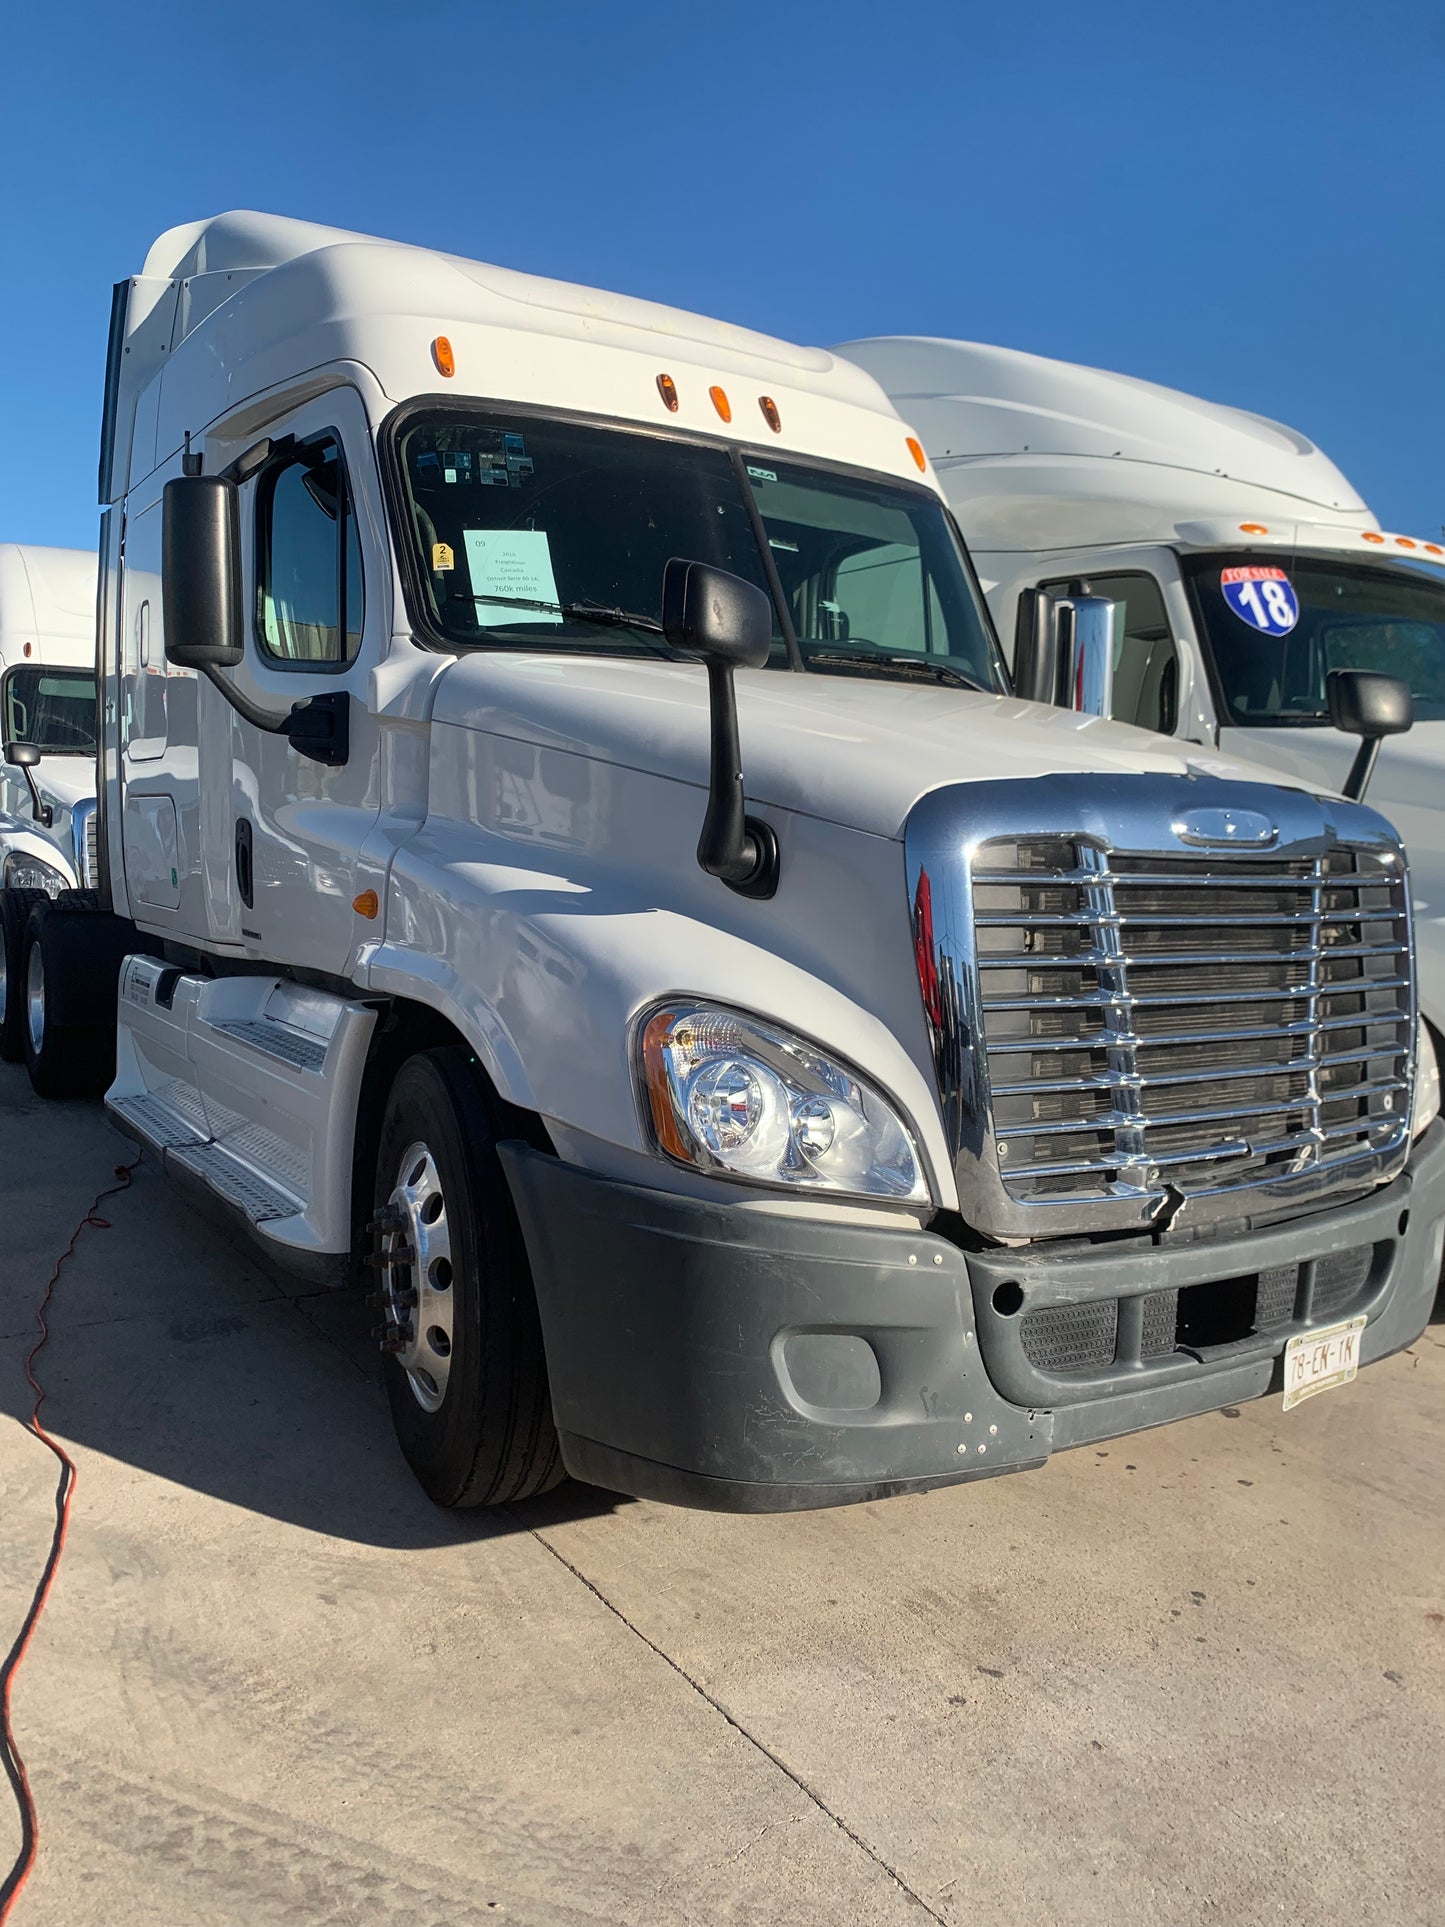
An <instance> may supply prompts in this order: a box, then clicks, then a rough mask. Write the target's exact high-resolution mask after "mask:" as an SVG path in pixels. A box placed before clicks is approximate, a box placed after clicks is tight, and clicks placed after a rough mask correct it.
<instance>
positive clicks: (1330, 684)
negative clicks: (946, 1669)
mask: <svg viewBox="0 0 1445 1927" xmlns="http://www.w3.org/2000/svg"><path fill="white" fill-rule="evenodd" d="M1325 695H1326V697H1327V699H1328V701H1329V705H1330V721H1331V722H1332V723H1333V724H1334V726H1335V728H1336V729H1342V730H1343V731H1344V732H1345V734H1346V735H1347V736H1363V737H1364V738H1365V740H1366V741H1367V742H1369V741H1370V740H1371V739H1372V738H1377V737H1380V736H1398V735H1400V734H1401V733H1402V732H1403V731H1405V730H1407V729H1408V728H1409V727H1410V725H1411V724H1412V723H1413V722H1414V720H1415V704H1414V700H1413V698H1412V697H1411V695H1410V685H1409V683H1407V682H1402V681H1401V679H1400V678H1399V677H1398V676H1382V675H1380V674H1378V673H1377V672H1376V671H1375V670H1373V669H1332V670H1331V671H1330V673H1329V676H1328V677H1327V678H1326V681H1325Z"/></svg>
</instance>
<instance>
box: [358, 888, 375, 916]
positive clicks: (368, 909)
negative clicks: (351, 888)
mask: <svg viewBox="0 0 1445 1927" xmlns="http://www.w3.org/2000/svg"><path fill="white" fill-rule="evenodd" d="M351 907H352V909H353V910H354V911H355V912H356V914H357V916H359V917H374V916H375V915H376V913H377V911H378V910H379V909H380V908H381V905H380V903H379V902H378V901H377V895H376V892H375V890H363V891H362V892H361V894H360V896H356V897H353V898H352V899H351Z"/></svg>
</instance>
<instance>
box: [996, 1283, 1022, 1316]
mask: <svg viewBox="0 0 1445 1927" xmlns="http://www.w3.org/2000/svg"><path fill="white" fill-rule="evenodd" d="M1023 1302H1024V1295H1023V1291H1022V1290H1021V1288H1020V1287H1019V1286H1018V1285H1016V1284H1015V1283H1014V1281H1013V1279H1012V1278H1010V1279H1009V1280H1008V1282H1007V1283H1006V1284H1002V1285H995V1286H994V1288H993V1308H994V1310H995V1311H996V1312H997V1313H998V1315H999V1317H1000V1318H1012V1317H1014V1316H1015V1315H1016V1314H1017V1313H1018V1312H1019V1311H1021V1310H1022V1309H1023Z"/></svg>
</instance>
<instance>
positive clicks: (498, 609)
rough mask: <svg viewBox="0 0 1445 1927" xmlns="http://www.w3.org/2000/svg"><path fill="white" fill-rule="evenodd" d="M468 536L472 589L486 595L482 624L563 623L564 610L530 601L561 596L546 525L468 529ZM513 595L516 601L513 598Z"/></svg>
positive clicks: (490, 626)
mask: <svg viewBox="0 0 1445 1927" xmlns="http://www.w3.org/2000/svg"><path fill="white" fill-rule="evenodd" d="M464 535H465V538H466V544H467V570H468V573H469V574H470V576H471V579H472V594H473V595H474V596H477V597H478V598H482V599H480V600H478V602H477V622H478V624H479V625H480V627H482V628H483V629H495V628H498V627H501V626H503V625H506V626H507V627H510V626H511V625H512V624H513V623H517V622H548V623H554V624H555V623H559V622H561V620H562V612H561V610H560V609H556V608H553V609H538V608H533V607H529V606H528V605H529V604H534V603H538V602H550V603H557V602H560V600H561V597H560V596H559V595H558V594H557V578H556V576H555V575H554V574H553V572H552V547H551V544H550V543H549V542H548V540H547V533H546V530H545V529H467V530H465V531H464ZM513 596H515V597H516V602H515V603H513V602H512V601H511V598H512V597H513ZM498 598H501V599H500V600H498Z"/></svg>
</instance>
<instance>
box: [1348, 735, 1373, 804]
mask: <svg viewBox="0 0 1445 1927" xmlns="http://www.w3.org/2000/svg"><path fill="white" fill-rule="evenodd" d="M1379 753H1380V739H1379V737H1378V736H1366V737H1364V738H1363V739H1362V741H1361V743H1360V747H1359V748H1358V749H1357V750H1356V751H1355V760H1354V762H1353V763H1351V765H1350V773H1349V775H1348V776H1347V777H1346V778H1345V787H1344V794H1345V795H1346V796H1347V797H1349V799H1350V801H1351V802H1352V803H1360V802H1363V800H1364V795H1365V787H1366V785H1367V784H1368V783H1369V780H1370V778H1371V777H1372V776H1373V775H1374V773H1375V758H1376V757H1377V756H1378V755H1379Z"/></svg>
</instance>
